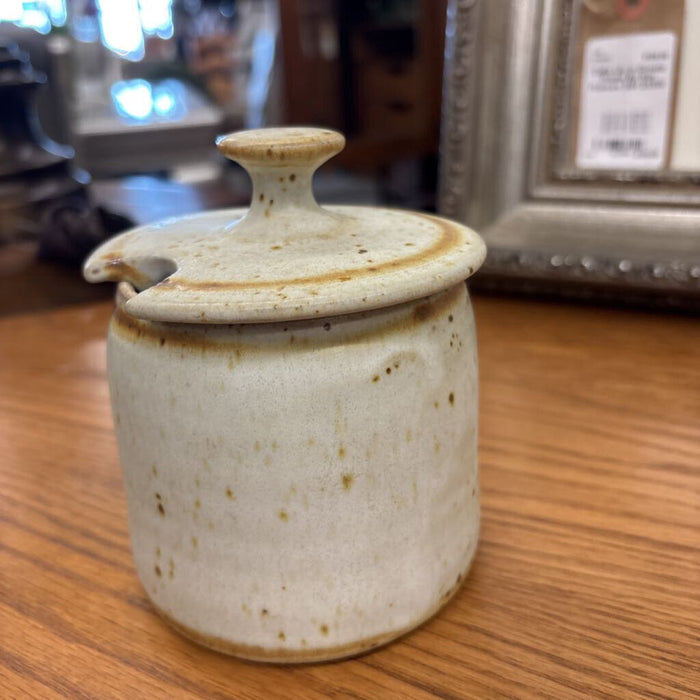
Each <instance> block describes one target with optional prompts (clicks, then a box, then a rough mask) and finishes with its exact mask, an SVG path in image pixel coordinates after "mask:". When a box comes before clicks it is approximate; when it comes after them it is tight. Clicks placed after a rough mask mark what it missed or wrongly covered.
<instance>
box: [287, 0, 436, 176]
mask: <svg viewBox="0 0 700 700" xmlns="http://www.w3.org/2000/svg"><path fill="white" fill-rule="evenodd" d="M445 11H446V0H413V1H411V0H402V1H399V0H379V1H377V0H375V1H373V2H370V1H369V0H280V20H281V33H282V55H283V61H284V70H283V74H284V82H285V95H286V122H287V123H289V124H319V125H324V126H329V127H332V128H336V129H340V130H341V131H343V132H344V133H345V134H346V135H347V137H348V146H347V148H346V150H345V151H344V152H343V154H342V155H341V156H340V157H339V162H341V163H343V164H345V165H347V166H350V167H355V168H358V169H362V170H374V169H377V168H383V167H386V166H387V165H389V164H390V163H391V162H393V161H395V160H396V159H398V158H408V157H416V156H424V155H429V154H432V153H436V152H437V148H438V140H439V131H440V101H441V94H442V65H443V52H444V32H445Z"/></svg>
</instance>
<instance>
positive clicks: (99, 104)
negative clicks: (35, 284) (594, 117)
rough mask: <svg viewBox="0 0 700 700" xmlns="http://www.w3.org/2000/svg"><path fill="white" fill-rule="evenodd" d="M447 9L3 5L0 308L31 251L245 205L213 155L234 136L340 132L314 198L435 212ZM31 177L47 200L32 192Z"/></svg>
mask: <svg viewBox="0 0 700 700" xmlns="http://www.w3.org/2000/svg"><path fill="white" fill-rule="evenodd" d="M445 10H446V0H32V1H28V0H2V2H1V3H0V45H1V46H2V47H3V48H2V52H3V53H2V54H0V71H1V73H0V74H1V75H2V79H1V80H0V90H3V91H4V93H5V95H4V96H3V95H2V94H0V122H2V131H3V133H2V135H0V155H2V156H3V158H2V162H3V166H2V167H3V172H2V173H1V174H0V177H2V178H3V179H2V180H0V207H2V211H3V212H4V214H3V216H2V217H0V223H3V222H4V223H3V225H2V230H1V231H0V236H1V240H0V243H2V244H3V245H2V248H0V250H2V251H3V253H2V257H1V258H0V273H3V274H2V282H0V303H1V304H3V305H5V306H8V305H10V306H11V305H12V304H13V302H12V300H11V299H8V298H7V297H8V295H9V294H10V291H9V290H10V289H13V288H14V285H15V284H16V283H17V279H16V274H12V273H13V272H14V273H18V272H20V271H21V270H22V269H24V268H23V266H24V265H26V263H27V261H28V260H29V259H30V258H32V257H35V256H37V255H38V257H39V258H40V259H44V260H48V259H53V260H54V261H55V260H62V261H63V262H65V263H68V264H70V263H74V264H75V263H78V262H79V261H80V260H81V259H82V257H83V256H84V255H85V253H86V252H87V251H88V250H89V249H91V248H92V247H93V245H94V244H95V243H96V242H97V240H98V239H99V238H100V237H101V236H102V237H104V235H105V234H111V233H114V232H115V231H117V230H121V229H122V228H124V226H125V225H130V224H131V223H145V222H147V221H150V220H154V219H158V218H162V217H163V216H170V215H177V214H182V213H185V212H188V211H194V210H198V209H202V208H210V207H221V206H229V205H238V204H241V205H242V204H246V203H247V198H248V196H249V184H248V180H247V176H245V174H244V173H243V172H242V171H241V170H240V169H239V168H238V167H237V166H235V165H234V164H232V163H230V162H228V161H226V160H225V159H223V158H222V157H221V156H220V155H219V154H218V153H217V151H216V149H215V148H214V147H213V141H214V138H215V136H216V135H217V134H220V133H223V132H228V131H233V130H236V129H242V128H255V127H260V126H265V125H277V124H313V125H322V126H328V127H332V128H335V129H338V130H340V131H342V132H343V133H345V134H346V136H347V138H348V145H347V147H346V149H345V151H344V152H343V153H342V154H341V155H340V156H339V157H337V158H336V159H334V160H333V162H332V163H331V164H330V165H329V166H326V167H325V168H324V169H323V170H322V171H321V173H320V174H319V175H318V176H317V179H316V193H317V197H318V199H319V200H320V201H337V202H340V201H342V202H350V203H368V204H377V203H385V204H391V205H394V206H406V207H410V208H414V209H423V210H434V209H435V206H436V186H437V184H436V181H437V177H436V175H437V150H438V139H439V125H440V101H441V82H442V63H443V51H444V33H445ZM10 101H12V103H13V104H14V103H17V102H22V103H23V104H25V105H26V109H27V113H25V114H20V113H17V110H16V109H10V108H9V104H10ZM32 105H34V106H35V107H36V115H37V116H38V120H39V123H40V128H39V129H37V128H34V127H36V124H34V115H33V114H31V113H30V112H31V110H32V109H33V107H32ZM23 122H24V123H23ZM48 154H52V157H49V155H48ZM47 158H48V159H49V160H50V161H51V162H50V163H47V162H45V161H46V160H47ZM59 166H62V167H59ZM39 170H41V171H42V172H41V173H40V174H41V178H39V179H40V180H41V181H42V183H43V184H44V185H46V187H44V189H47V187H48V189H51V190H52V193H51V194H49V193H48V192H40V193H37V191H36V190H37V185H38V181H39V180H38V179H37V176H38V174H39ZM10 176H12V178H13V189H12V191H10V190H9V189H8V178H9V177H10ZM76 179H77V182H76ZM22 180H24V187H22V188H20V189H21V190H22V191H20V190H18V183H20V181H22ZM59 180H63V182H62V183H60V185H59V186H57V181H59ZM27 183H30V184H27ZM67 183H68V184H67ZM88 183H89V186H88ZM56 189H58V190H60V191H61V196H62V199H61V202H60V203H61V204H65V201H66V200H65V196H64V195H65V194H66V190H67V189H68V190H71V191H72V195H73V196H74V201H78V200H79V199H80V198H81V197H82V198H83V199H84V198H85V197H87V200H88V201H89V207H88V208H89V209H90V214H89V216H88V215H87V214H86V210H85V202H84V201H83V202H79V203H78V204H77V205H76V206H75V207H74V208H73V211H72V212H71V215H70V216H66V211H65V207H64V206H63V207H61V210H60V212H59V214H58V217H59V218H58V219H57V213H56V206H55V204H56V202H57V199H56V192H53V190H56ZM76 194H78V195H79V196H78V199H77V200H76V199H75V195H76ZM48 200H52V202H53V205H52V206H48V207H47V206H46V205H47V203H49V204H50V202H48ZM27 204H28V205H30V208H29V209H28V210H27V207H26V206H23V205H27ZM37 206H39V207H40V208H42V210H43V209H47V214H46V216H44V221H39V222H37ZM23 209H25V211H22V210H23ZM48 219H50V220H51V222H50V223H47V221H48ZM57 221H58V223H59V225H58V226H56V223H57ZM8 222H11V224H10V223H8ZM56 229H61V230H60V231H57V230H56ZM11 243H12V244H13V245H12V246H11V249H10V248H9V247H8V244H11ZM34 272H36V268H34ZM8 276H11V277H13V279H8ZM14 295H15V292H13V293H12V294H11V296H14Z"/></svg>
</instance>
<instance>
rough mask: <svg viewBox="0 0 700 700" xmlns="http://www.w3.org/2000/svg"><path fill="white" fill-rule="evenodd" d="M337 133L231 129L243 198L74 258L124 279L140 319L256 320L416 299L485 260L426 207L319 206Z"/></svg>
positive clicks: (96, 275) (461, 232) (228, 148)
mask: <svg viewBox="0 0 700 700" xmlns="http://www.w3.org/2000/svg"><path fill="white" fill-rule="evenodd" d="M344 144H345V139H344V137H343V136H342V135H341V134H339V133H337V132H335V131H330V130H327V129H314V128H306V127H304V128H278V129H259V130H255V131H241V132H237V133H233V134H230V135H228V136H225V137H222V138H220V139H219V140H218V142H217V145H218V148H219V150H220V151H221V152H222V153H224V154H225V155H226V156H228V157H229V158H231V159H232V160H235V161H237V162H238V163H240V164H241V165H242V166H243V167H244V168H245V169H246V170H247V171H248V173H249V174H250V176H251V178H252V181H253V200H252V202H251V206H250V209H248V210H244V209H227V210H220V211H213V212H210V213H205V214H196V215H193V216H185V217H181V218H177V219H169V220H166V221H161V222H159V223H156V224H152V225H148V226H141V227H139V228H135V229H132V230H131V231H128V232H126V233H123V234H121V235H119V236H116V237H114V238H112V239H110V240H108V241H106V242H105V243H103V244H102V245H101V246H100V247H99V248H97V249H96V250H95V251H94V252H93V253H92V254H91V255H90V257H89V258H88V259H87V261H86V262H85V266H84V270H83V271H84V275H85V278H86V279H87V280H88V281H90V282H102V281H112V282H116V281H127V282H130V283H131V284H132V285H133V286H134V287H135V289H136V291H137V292H138V293H137V294H136V295H135V296H133V297H132V298H130V299H129V300H128V301H127V302H126V310H127V311H128V312H129V313H130V314H132V315H133V316H136V317H138V318H142V319H148V320H153V321H170V322H183V323H257V322H270V321H282V320H293V319H308V318H315V317H320V316H334V315H338V314H344V313H353V312H357V311H367V310H370V309H377V308H380V307H385V306H390V305H393V304H398V303H401V302H405V301H409V300H413V299H418V298H421V297H424V296H428V295H429V294H433V293H435V292H438V291H441V290H443V289H446V288H447V287H450V286H452V285H454V284H456V283H458V282H460V281H462V280H464V279H466V278H467V277H469V275H471V274H472V272H474V271H475V270H476V269H477V268H478V267H479V266H480V265H481V263H482V262H483V259H484V256H485V252H486V249H485V246H484V243H483V241H482V240H481V238H480V237H479V236H478V235H477V234H476V233H474V231H472V230H470V229H468V228H466V227H464V226H461V225H459V224H457V223H454V222H452V221H448V220H446V219H442V218H440V217H437V216H432V215H429V214H420V213H417V212H407V211H400V210H395V209H382V208H376V207H353V206H329V207H320V206H319V205H318V204H317V203H316V201H315V199H314V196H313V193H312V191H311V179H312V176H313V173H314V170H316V168H317V167H318V166H319V165H321V164H322V163H323V162H325V161H326V160H328V159H329V158H331V157H332V156H333V155H335V154H336V153H338V152H339V151H340V150H341V149H342V148H343V146H344Z"/></svg>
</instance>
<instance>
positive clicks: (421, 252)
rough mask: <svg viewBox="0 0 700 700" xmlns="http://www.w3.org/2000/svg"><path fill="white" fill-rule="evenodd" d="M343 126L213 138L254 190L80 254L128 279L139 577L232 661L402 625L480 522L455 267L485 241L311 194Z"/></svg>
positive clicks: (381, 638) (312, 653)
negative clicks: (247, 174)
mask: <svg viewBox="0 0 700 700" xmlns="http://www.w3.org/2000/svg"><path fill="white" fill-rule="evenodd" d="M251 134H252V136H251ZM339 138H340V137H339V135H337V134H335V133H334V132H328V131H325V130H323V131H316V130H310V129H294V130H284V129H280V130H270V131H267V130H262V131H258V132H244V133H243V134H242V135H233V136H231V137H228V139H227V140H224V142H223V144H224V146H225V147H224V148H222V150H227V149H229V152H233V155H237V157H238V159H239V160H241V161H242V162H244V163H246V164H247V166H248V167H249V169H250V170H251V171H252V177H253V181H254V186H255V188H256V194H255V195H254V200H255V199H256V198H257V200H258V204H264V205H265V208H263V209H260V208H259V207H258V208H256V207H255V206H253V207H252V209H251V212H249V213H248V214H246V215H245V216H243V212H240V211H230V212H216V213H214V214H208V215H201V216H197V217H191V218H186V219H184V220H183V219H181V220H178V221H173V222H168V223H166V224H165V225H163V224H161V225H157V226H151V227H144V228H142V229H136V230H135V231H132V232H129V233H127V234H123V235H122V236H120V237H117V238H116V239H113V240H112V241H109V242H108V243H107V244H105V245H103V246H102V247H101V248H100V249H98V250H97V251H96V252H95V253H94V254H93V255H92V256H91V258H90V259H89V260H88V261H87V263H86V266H85V270H86V276H87V277H88V278H90V279H93V280H96V281H97V280H99V279H114V280H123V281H122V282H121V284H120V285H119V288H118V294H117V308H116V310H115V313H114V315H113V318H112V321H111V323H110V329H109V336H108V368H109V382H110V393H111V397H112V405H113V412H114V422H115V430H116V434H117V440H118V445H119V450H120V457H121V461H122V466H123V471H124V481H125V486H126V492H127V498H128V507H129V526H130V533H131V539H132V547H133V552H134V559H135V563H136V569H137V572H138V574H139V577H140V579H141V581H142V583H143V586H144V588H145V590H146V591H147V593H148V595H149V596H150V598H151V600H152V601H153V604H154V605H155V607H156V609H157V610H158V611H159V612H160V613H161V614H162V615H163V616H164V617H165V618H166V619H167V620H168V621H169V622H170V623H171V624H172V625H173V626H174V627H176V628H177V629H179V630H180V631H181V632H183V633H184V634H185V635H187V636H189V637H191V638H193V639H195V640H196V641H198V642H200V643H202V644H205V645H207V646H210V647H213V648H215V649H219V650H221V651H225V652H229V653H233V654H236V655H238V656H242V657H245V658H251V659H258V660H269V661H313V660H324V659H330V658H337V657H342V656H347V655H352V654H356V653H359V652H362V651H365V650H367V649H371V648H373V647H375V646H377V645H379V644H382V643H384V642H387V641H389V640H391V639H393V638H395V637H396V636H399V635H400V634H402V633H404V632H406V631H408V630H410V629H411V628H413V627H415V626H416V625H418V624H420V622H422V621H423V620H424V619H426V618H427V617H429V616H430V615H432V614H433V613H434V612H436V611H437V610H438V609H439V608H440V607H441V606H442V605H443V604H444V603H445V602H446V601H447V600H448V599H449V598H450V596H451V595H452V594H453V593H454V592H455V591H456V590H457V587H458V586H459V584H460V583H461V581H462V580H463V578H464V576H465V574H466V572H467V570H468V568H469V565H470V563H471V560H472V558H473V556H474V552H475V548H476V544H477V539H478V530H479V493H478V475H477V391H478V389H477V360H476V340H475V332H474V320H473V316H472V312H471V306H470V303H469V299H468V295H467V290H466V286H465V285H464V283H463V280H464V278H465V277H466V276H467V275H468V274H470V271H473V270H474V269H476V268H477V267H478V265H479V264H480V263H481V261H482V259H483V254H484V248H483V243H482V242H481V240H480V239H479V238H478V236H476V234H474V233H473V232H471V231H469V230H468V229H464V228H463V227H461V226H458V225H457V224H453V223H451V222H446V221H444V220H441V219H439V218H437V217H430V216H425V215H419V214H409V213H405V212H401V213H399V212H392V211H390V210H372V209H366V210H360V212H359V213H358V211H357V210H356V209H355V208H350V207H335V208H331V209H330V210H326V209H321V208H320V207H318V206H317V205H316V204H315V202H313V197H312V195H311V193H310V187H309V184H310V179H311V170H312V168H313V167H315V165H317V164H318V162H320V161H322V160H324V159H326V158H327V157H328V156H329V154H332V152H335V151H337V150H338V147H339ZM329 144H330V145H329ZM341 145H342V142H341ZM231 149H232V150H231ZM246 149H248V150H246ZM270 150H271V152H272V156H270V155H269V154H268V151H270ZM251 153H252V155H251ZM261 153H262V155H261ZM265 158H267V160H268V161H270V160H271V162H272V164H270V162H266V161H265ZM246 159H248V161H246ZM251 159H252V160H254V161H255V163H254V164H253V165H251V164H250V162H249V161H250V160H251ZM256 159H257V160H256ZM258 161H259V162H258ZM282 163H283V164H282ZM305 167H306V168H307V170H304V168H305ZM292 175H295V177H294V179H293V180H291V182H290V177H291V176H292ZM300 179H301V180H303V181H304V186H305V188H306V189H304V190H302V191H303V192H304V193H305V194H304V195H303V196H301V198H299V197H293V196H291V195H290V197H289V199H285V196H286V195H287V194H289V189H290V187H289V186H290V185H291V184H292V183H297V182H298V180H300ZM285 183H286V187H287V191H285V192H283V191H282V187H284V186H285ZM273 187H276V188H277V189H275V190H273ZM262 190H265V191H262ZM273 191H274V196H271V197H270V196H269V193H270V192H273ZM261 195H262V198H261ZM305 198H306V199H305ZM270 199H272V200H273V203H272V204H270V201H269V200H270ZM277 204H281V205H282V206H280V207H279V211H275V212H274V214H273V213H271V212H270V207H275V206H277ZM266 211H267V215H266V213H265V212H266ZM305 217H306V218H305ZM305 222H307V225H305ZM392 222H393V223H392ZM387 226H389V229H387V228H386V227H387ZM188 236H189V238H188ZM387 241H388V242H387ZM409 243H410V244H411V245H405V244H409ZM411 249H416V250H411ZM285 251H286V252H285ZM255 253H257V258H256V255H255ZM277 254H279V258H277V257H275V256H276V255H277ZM285 256H286V257H285ZM305 259H306V260H307V262H306V263H304V260H305ZM368 259H369V260H370V262H369V263H368V262H366V261H367V260H368ZM198 261H199V263H200V265H199V266H198ZM216 263H218V264H216ZM370 268H374V269H370ZM237 270H238V273H237V272H236V271H237ZM343 277H347V279H345V280H344V279H341V278H343Z"/></svg>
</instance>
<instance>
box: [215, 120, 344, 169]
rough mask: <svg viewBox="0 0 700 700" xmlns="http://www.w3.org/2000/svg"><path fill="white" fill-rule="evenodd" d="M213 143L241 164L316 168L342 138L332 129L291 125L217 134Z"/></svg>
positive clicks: (339, 148) (337, 147) (338, 147)
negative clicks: (222, 134) (224, 134)
mask: <svg viewBox="0 0 700 700" xmlns="http://www.w3.org/2000/svg"><path fill="white" fill-rule="evenodd" d="M216 145H217V147H218V149H219V151H221V153H223V154H224V155H225V156H226V157H227V158H231V160H235V161H237V162H238V163H240V164H241V165H243V166H248V165H250V166H263V167H275V166H293V165H300V166H304V165H306V166H312V167H318V166H319V165H321V163H323V162H325V161H327V160H328V159H329V158H331V157H332V156H334V155H335V154H336V153H339V152H340V151H342V150H343V147H344V146H345V137H344V136H343V135H342V134H340V133H338V132H337V131H332V130H331V129H318V128H315V127H310V126H291V127H279V128H270V129H253V130H250V131H236V132H234V133H233V134H228V135H227V136H221V137H219V138H218V139H217V141H216Z"/></svg>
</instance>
